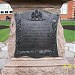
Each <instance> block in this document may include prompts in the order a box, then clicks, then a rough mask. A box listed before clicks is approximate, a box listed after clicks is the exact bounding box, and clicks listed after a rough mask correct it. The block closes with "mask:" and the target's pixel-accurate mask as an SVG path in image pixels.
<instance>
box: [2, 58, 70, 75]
mask: <svg viewBox="0 0 75 75" xmlns="http://www.w3.org/2000/svg"><path fill="white" fill-rule="evenodd" d="M64 64H69V63H68V61H67V60H66V59H62V58H60V57H59V58H40V59H34V58H12V59H11V61H10V62H9V63H8V64H7V65H6V66H5V67H4V69H3V70H2V75H69V74H68V68H67V67H65V68H64V66H63V65H64Z"/></svg>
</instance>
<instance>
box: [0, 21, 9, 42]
mask: <svg viewBox="0 0 75 75" xmlns="http://www.w3.org/2000/svg"><path fill="white" fill-rule="evenodd" d="M1 25H4V26H9V25H10V22H7V21H0V26H1ZM9 33H10V29H9V28H6V29H1V30H0V42H4V41H6V40H7V39H8V37H9Z"/></svg>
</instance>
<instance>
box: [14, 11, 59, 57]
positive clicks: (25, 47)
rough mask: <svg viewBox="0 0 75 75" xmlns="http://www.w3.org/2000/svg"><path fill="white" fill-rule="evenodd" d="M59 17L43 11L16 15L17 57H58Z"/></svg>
mask: <svg viewBox="0 0 75 75" xmlns="http://www.w3.org/2000/svg"><path fill="white" fill-rule="evenodd" d="M58 19H59V15H58V14H57V13H48V12H46V11H42V10H29V11H25V12H22V13H16V14H15V21H16V49H15V54H14V56H15V57H21V56H30V57H33V58H39V57H44V56H50V57H57V56H58V49H57V39H56V34H57V23H58Z"/></svg>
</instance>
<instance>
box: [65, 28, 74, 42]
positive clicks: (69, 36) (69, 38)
mask: <svg viewBox="0 0 75 75" xmlns="http://www.w3.org/2000/svg"><path fill="white" fill-rule="evenodd" d="M64 37H65V40H66V42H74V41H75V30H67V29H64Z"/></svg>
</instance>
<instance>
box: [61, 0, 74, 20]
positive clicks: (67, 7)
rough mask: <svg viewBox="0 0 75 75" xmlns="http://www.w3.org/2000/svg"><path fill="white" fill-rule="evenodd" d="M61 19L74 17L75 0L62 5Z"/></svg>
mask: <svg viewBox="0 0 75 75" xmlns="http://www.w3.org/2000/svg"><path fill="white" fill-rule="evenodd" d="M61 19H75V0H72V1H69V2H68V3H65V4H63V5H62V7H61Z"/></svg>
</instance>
